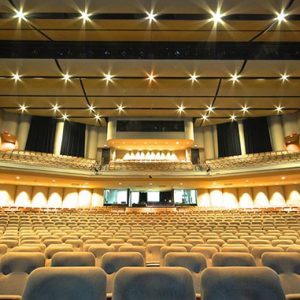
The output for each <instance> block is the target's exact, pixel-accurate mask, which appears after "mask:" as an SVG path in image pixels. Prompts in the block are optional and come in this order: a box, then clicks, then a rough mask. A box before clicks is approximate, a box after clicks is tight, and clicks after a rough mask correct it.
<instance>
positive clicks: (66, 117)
mask: <svg viewBox="0 0 300 300" xmlns="http://www.w3.org/2000/svg"><path fill="white" fill-rule="evenodd" d="M61 118H62V119H63V120H64V121H67V120H68V119H69V115H67V114H66V113H64V114H62V116H61Z"/></svg>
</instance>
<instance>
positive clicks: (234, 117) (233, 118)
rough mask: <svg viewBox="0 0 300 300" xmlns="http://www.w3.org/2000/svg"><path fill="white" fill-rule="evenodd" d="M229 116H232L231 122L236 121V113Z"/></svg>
mask: <svg viewBox="0 0 300 300" xmlns="http://www.w3.org/2000/svg"><path fill="white" fill-rule="evenodd" d="M229 118H230V120H231V122H234V121H236V115H235V114H232V115H230V116H229Z"/></svg>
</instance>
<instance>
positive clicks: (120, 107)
mask: <svg viewBox="0 0 300 300" xmlns="http://www.w3.org/2000/svg"><path fill="white" fill-rule="evenodd" d="M124 109H125V106H123V104H119V105H117V111H118V112H119V113H121V112H123V111H124Z"/></svg>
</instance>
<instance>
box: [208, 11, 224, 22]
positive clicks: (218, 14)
mask: <svg viewBox="0 0 300 300" xmlns="http://www.w3.org/2000/svg"><path fill="white" fill-rule="evenodd" d="M223 16H224V14H222V13H221V11H220V9H219V8H218V9H217V11H216V12H212V14H211V19H210V21H213V22H214V24H218V23H223V20H222V18H223Z"/></svg>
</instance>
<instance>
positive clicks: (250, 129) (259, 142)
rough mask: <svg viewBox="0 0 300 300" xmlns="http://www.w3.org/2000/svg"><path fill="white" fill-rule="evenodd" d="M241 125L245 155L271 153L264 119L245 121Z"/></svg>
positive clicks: (265, 119) (266, 123)
mask: <svg viewBox="0 0 300 300" xmlns="http://www.w3.org/2000/svg"><path fill="white" fill-rule="evenodd" d="M243 124H244V135H245V143H246V152H247V153H259V152H268V151H272V145H271V140H270V134H269V128H268V121H267V118H266V117H261V118H249V119H245V120H244V122H243Z"/></svg>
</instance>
